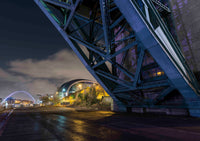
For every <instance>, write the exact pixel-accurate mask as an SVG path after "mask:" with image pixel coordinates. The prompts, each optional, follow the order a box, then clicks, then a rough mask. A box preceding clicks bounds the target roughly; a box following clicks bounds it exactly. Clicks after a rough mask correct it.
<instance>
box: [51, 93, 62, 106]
mask: <svg viewBox="0 0 200 141" xmlns="http://www.w3.org/2000/svg"><path fill="white" fill-rule="evenodd" d="M60 101H61V100H60V98H59V96H58V95H55V96H54V97H53V99H52V100H51V102H52V103H53V104H54V105H57V104H59V103H60Z"/></svg>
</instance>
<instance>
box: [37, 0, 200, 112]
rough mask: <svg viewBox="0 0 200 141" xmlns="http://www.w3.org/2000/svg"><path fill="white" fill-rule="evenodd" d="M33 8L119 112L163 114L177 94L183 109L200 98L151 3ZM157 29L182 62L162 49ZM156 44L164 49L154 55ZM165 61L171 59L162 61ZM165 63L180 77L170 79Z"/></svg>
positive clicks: (46, 1) (62, 0) (50, 3)
mask: <svg viewBox="0 0 200 141" xmlns="http://www.w3.org/2000/svg"><path fill="white" fill-rule="evenodd" d="M35 2H36V3H37V5H38V6H39V7H40V9H41V10H42V11H43V12H44V14H45V15H46V16H47V17H48V18H49V20H50V21H51V22H52V23H53V25H54V26H55V27H56V28H57V30H58V31H59V32H60V34H61V35H62V36H63V38H64V39H65V40H66V42H67V43H68V44H69V46H70V47H71V48H72V50H73V51H74V52H75V53H76V54H77V56H78V57H79V59H80V60H81V61H82V63H83V64H84V65H85V67H86V68H87V69H88V71H89V72H90V73H91V74H92V75H93V77H94V78H95V79H96V80H97V81H98V83H99V84H100V85H101V86H102V87H103V88H104V89H105V90H106V92H107V93H108V94H109V95H110V96H111V97H112V98H113V100H114V101H115V102H116V103H117V104H118V105H119V108H120V107H154V108H155V107H157V108H159V107H170V106H173V105H177V101H174V103H173V102H172V103H170V104H168V102H165V101H166V98H169V97H173V93H174V91H175V90H178V91H179V93H180V94H181V96H182V97H179V99H181V102H180V101H178V105H179V107H182V108H187V107H188V101H192V100H196V99H197V98H198V93H199V88H198V85H197V83H196V80H195V77H194V76H193V74H192V72H191V71H190V69H189V68H188V66H187V64H186V63H185V60H184V57H183V56H182V54H181V52H180V50H179V49H178V48H177V45H176V43H175V41H174V40H173V38H172V37H171V36H170V33H169V31H168V30H167V28H166V27H165V25H164V23H163V21H162V20H161V18H160V16H159V14H158V12H157V11H155V8H154V7H153V3H152V2H151V1H148V0H137V1H131V0H125V1H119V0H118V1H117V0H99V1H96V0H82V1H81V0H35ZM125 4H127V9H126V7H125ZM120 5H123V7H122V6H120ZM130 8H133V9H135V11H136V12H138V13H139V16H135V19H134V20H135V21H131V20H130V19H131V18H130V17H129V16H130V15H132V14H130V13H129V12H130V11H131V10H132V9H130ZM165 9H166V8H165ZM126 12H127V13H126ZM131 12H132V11H131ZM149 12H152V13H153V14H154V15H153V18H155V20H156V22H155V23H154V22H152V20H153V18H152V17H149V16H150V14H149ZM152 13H151V14H152ZM129 18H130V19H129ZM137 18H141V19H142V20H141V19H140V20H137ZM140 21H143V22H144V23H145V24H144V25H145V26H146V27H147V28H146V29H148V30H149V31H150V32H149V33H152V32H154V33H152V34H153V36H154V38H156V39H154V40H149V37H147V36H146V35H148V34H149V33H148V34H147V32H146V31H145V30H144V29H143V28H142V26H138V25H139V24H137V22H138V23H139V22H140ZM134 22H135V23H134ZM157 24H158V25H159V27H160V28H161V29H162V31H164V33H165V35H168V36H167V38H168V40H169V41H170V44H171V45H173V50H175V55H176V56H177V57H178V59H177V58H175V57H174V56H173V54H172V53H170V50H169V49H165V48H164V49H163V48H162V46H166V44H164V43H163V42H162V41H160V40H161V39H160V38H159V37H155V36H156V35H155V34H156V29H158V28H157V27H158V25H157ZM140 28H141V29H140ZM142 30H144V31H142ZM142 32H143V33H142ZM142 34H143V35H142ZM157 35H158V34H157ZM145 38H146V39H145ZM155 41H157V42H159V45H160V46H161V47H160V48H159V49H157V51H156V50H154V52H153V49H154V47H152V46H147V44H148V43H150V42H151V44H152V43H154V42H155ZM157 42H156V43H155V44H154V46H156V44H157ZM159 51H160V52H161V51H162V53H161V55H162V54H164V53H165V55H166V54H167V55H166V56H160V60H159V59H158V56H159V55H155V54H156V53H157V54H158V53H159ZM162 57H163V58H164V59H166V58H167V57H168V58H167V59H169V58H170V59H169V61H165V60H164V61H163V60H162V59H163V58H162ZM177 60H178V61H177ZM170 61H171V62H170ZM163 62H164V63H166V62H170V63H169V64H166V65H172V64H173V69H174V70H175V69H176V72H178V73H177V74H174V72H173V73H170V71H169V70H167V69H166V67H167V66H164V65H163V64H162V63H163ZM179 62H181V64H179ZM174 66H175V67H174ZM171 72H172V71H171ZM171 75H177V76H178V77H181V80H180V83H181V84H180V85H187V87H189V88H188V89H189V90H188V89H187V90H188V91H189V92H192V93H191V94H185V93H184V92H181V90H180V87H179V86H178V85H176V84H175V83H174V82H173V78H172V76H171ZM182 77H183V78H184V79H183V80H182ZM174 80H177V79H174ZM176 82H178V80H177V81H176ZM178 91H176V92H178ZM169 95H170V96H169ZM171 95H172V96H171ZM163 102H164V104H163ZM166 103H167V104H166ZM175 107H176V106H175Z"/></svg>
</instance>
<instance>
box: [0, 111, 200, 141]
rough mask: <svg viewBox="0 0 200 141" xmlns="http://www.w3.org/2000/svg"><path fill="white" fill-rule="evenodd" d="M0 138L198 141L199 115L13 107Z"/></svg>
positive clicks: (13, 140) (22, 140)
mask: <svg viewBox="0 0 200 141" xmlns="http://www.w3.org/2000/svg"><path fill="white" fill-rule="evenodd" d="M1 130H2V135H1V136H0V141H51V140H52V141H71V140H72V141H100V140H102V141H104V140H105V141H106V140H107V141H114V140H116V141H137V140H138V141H143V140H148V141H151V140H157V141H160V140H162V141H173V140H176V141H177V140H180V141H190V140H192V141H200V119H199V118H189V117H170V116H158V115H157V116H155V115H146V116H141V115H135V114H123V113H114V112H109V111H74V110H69V111H59V110H55V111H51V112H48V111H46V112H45V111H34V110H28V109H16V110H14V112H12V114H11V115H10V116H9V118H7V120H6V122H5V125H4V128H2V129H1Z"/></svg>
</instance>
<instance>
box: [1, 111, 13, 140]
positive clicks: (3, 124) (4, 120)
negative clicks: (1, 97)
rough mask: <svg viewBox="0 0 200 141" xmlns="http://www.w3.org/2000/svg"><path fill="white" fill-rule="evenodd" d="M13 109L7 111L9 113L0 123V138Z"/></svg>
mask: <svg viewBox="0 0 200 141" xmlns="http://www.w3.org/2000/svg"><path fill="white" fill-rule="evenodd" d="M13 111H14V110H13V109H12V110H10V111H9V113H7V115H5V116H4V117H3V118H2V119H1V121H0V136H1V135H2V134H3V131H4V129H5V126H6V124H7V122H8V120H9V117H10V115H11V114H12V113H13Z"/></svg>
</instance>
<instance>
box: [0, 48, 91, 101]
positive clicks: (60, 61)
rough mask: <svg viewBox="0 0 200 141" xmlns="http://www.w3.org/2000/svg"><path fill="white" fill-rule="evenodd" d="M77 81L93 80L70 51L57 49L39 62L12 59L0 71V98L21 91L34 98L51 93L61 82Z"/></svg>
mask: <svg viewBox="0 0 200 141" xmlns="http://www.w3.org/2000/svg"><path fill="white" fill-rule="evenodd" d="M80 78H82V79H90V80H94V78H93V77H92V76H91V75H90V73H89V72H88V71H87V70H86V68H85V67H84V66H83V65H82V64H81V62H80V60H79V59H78V58H77V56H76V55H75V54H74V53H73V52H71V51H67V50H61V51H59V52H57V53H55V54H53V55H51V56H49V57H47V58H46V59H43V60H33V59H31V58H30V59H26V60H14V61H11V62H9V63H8V68H7V69H2V68H0V97H6V96H7V95H9V94H10V93H12V92H13V91H21V90H24V91H27V92H29V93H31V94H33V95H35V97H36V94H43V95H44V94H53V93H55V92H56V89H57V87H59V86H60V85H62V84H63V83H64V82H67V81H70V80H72V79H80Z"/></svg>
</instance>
